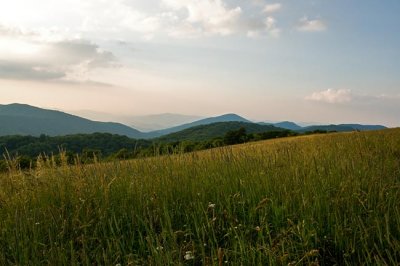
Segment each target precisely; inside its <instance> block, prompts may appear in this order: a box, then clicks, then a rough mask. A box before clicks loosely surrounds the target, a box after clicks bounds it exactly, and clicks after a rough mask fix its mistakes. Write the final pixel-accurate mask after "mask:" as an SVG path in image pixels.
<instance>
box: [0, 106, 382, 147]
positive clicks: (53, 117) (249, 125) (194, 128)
mask: <svg viewBox="0 0 400 266" xmlns="http://www.w3.org/2000/svg"><path fill="white" fill-rule="evenodd" d="M160 117H162V116H157V119H161V120H162V118H160ZM164 117H165V118H166V119H168V117H169V118H172V117H175V118H176V117H177V116H176V115H172V114H170V115H168V114H166V115H165V116H164ZM153 118H154V117H153ZM179 119H181V120H182V119H183V120H185V121H191V120H192V119H195V117H189V116H186V117H184V116H182V117H180V118H178V120H179ZM169 122H170V121H169ZM169 122H168V123H169ZM232 122H236V123H232ZM214 124H215V125H214ZM205 125H209V126H208V127H204V126H205ZM199 126H203V127H199ZM238 126H239V128H240V126H244V127H245V128H246V129H247V130H248V132H249V133H256V132H261V131H270V130H277V129H278V130H279V129H289V130H292V131H297V132H308V131H315V130H326V131H338V132H343V131H354V130H361V131H362V130H378V129H384V128H385V127H384V126H380V125H359V124H340V125H317V126H308V127H301V126H299V125H297V124H296V123H293V122H290V121H284V122H279V123H254V122H252V121H250V120H248V119H245V118H243V117H241V116H239V115H236V114H225V115H221V116H216V117H209V118H205V119H200V120H197V121H193V122H190V123H184V124H181V125H179V126H174V127H170V128H166V129H162V130H156V131H150V132H142V131H139V130H137V129H135V128H133V127H130V126H127V125H124V124H122V123H115V122H99V121H93V120H89V119H86V118H82V117H79V116H76V115H71V114H68V113H65V112H61V111H55V110H47V109H41V108H38V107H34V106H30V105H26V104H9V105H0V136H5V135H32V136H39V135H41V134H45V135H48V136H62V135H71V134H90V133H95V132H101V133H111V134H117V135H124V136H128V137H130V138H136V139H151V138H160V137H162V136H164V137H163V138H164V139H171V140H172V139H174V140H176V139H178V137H177V136H179V139H182V138H183V139H185V138H188V139H193V138H194V137H193V136H194V135H196V136H201V135H204V136H205V135H207V136H210V137H211V136H217V135H218V136H219V135H221V134H224V133H225V132H226V131H227V130H235V129H238ZM206 131H207V132H208V133H207V134H205V132H206ZM178 132H179V134H175V135H173V134H174V133H178ZM201 132H203V133H201ZM212 132H214V133H212ZM191 134H192V136H190V135H191ZM196 138H197V137H196Z"/></svg>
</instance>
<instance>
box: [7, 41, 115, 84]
mask: <svg viewBox="0 0 400 266" xmlns="http://www.w3.org/2000/svg"><path fill="white" fill-rule="evenodd" d="M22 44H23V46H22V47H25V46H27V47H29V46H34V47H35V50H34V51H33V52H32V53H29V54H25V55H24V56H16V55H13V56H11V57H7V56H6V55H5V54H0V78H2V79H14V80H43V81H45V80H60V81H61V80H62V81H85V80H87V77H88V74H89V73H90V71H91V70H94V69H97V68H109V67H115V66H116V65H117V59H116V58H115V56H114V55H113V54H112V53H111V52H108V51H104V50H102V49H100V48H99V47H98V46H97V45H96V44H93V43H91V42H88V41H85V40H70V41H67V40H66V41H62V42H54V43H47V42H43V43H37V42H35V43H34V44H32V43H29V42H28V43H22Z"/></svg>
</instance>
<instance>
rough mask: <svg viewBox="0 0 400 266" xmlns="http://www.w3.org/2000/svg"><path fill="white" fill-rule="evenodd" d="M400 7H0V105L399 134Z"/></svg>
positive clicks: (44, 3) (187, 3)
mask: <svg viewBox="0 0 400 266" xmlns="http://www.w3.org/2000/svg"><path fill="white" fill-rule="evenodd" d="M399 12H400V1H398V0H385V1H376V0H363V1H349V0H302V1H294V0H286V1H285V0H282V1H267V0H240V1H239V0H113V1H106V0H84V1H82V0H35V1H31V0H12V1H1V2H0V104H7V103H13V102H19V103H27V104H32V105H36V106H40V107H46V108H54V109H60V110H65V111H78V110H94V111H98V112H104V113H113V114H126V115H144V114H156V113H166V112H170V113H181V114H191V115H202V116H208V115H219V114H223V113H228V112H229V113H230V112H234V113H238V114H240V115H243V116H246V117H248V118H252V119H257V120H272V121H278V120H292V121H310V122H324V123H342V122H343V123H346V122H359V123H371V124H373V123H379V124H385V125H389V126H400V48H399V47H400V34H399V28H400V16H399V15H398V14H399Z"/></svg>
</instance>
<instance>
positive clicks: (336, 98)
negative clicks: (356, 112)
mask: <svg viewBox="0 0 400 266" xmlns="http://www.w3.org/2000/svg"><path fill="white" fill-rule="evenodd" d="M305 99H306V100H309V101H316V102H325V103H331V104H336V103H348V102H351V101H352V99H353V94H352V92H351V90H349V89H327V90H325V91H318V92H314V93H312V94H311V95H309V96H307V97H306V98H305Z"/></svg>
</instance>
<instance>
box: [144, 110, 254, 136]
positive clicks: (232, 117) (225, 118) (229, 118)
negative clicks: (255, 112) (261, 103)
mask: <svg viewBox="0 0 400 266" xmlns="http://www.w3.org/2000/svg"><path fill="white" fill-rule="evenodd" d="M219 122H247V123H252V122H251V121H250V120H247V119H246V118H243V117H241V116H239V115H237V114H225V115H221V116H216V117H209V118H205V119H201V120H198V121H195V122H192V123H187V124H183V125H180V126H176V127H172V128H167V129H164V130H157V131H153V132H149V135H150V136H151V137H152V138H156V137H160V136H163V135H167V134H171V133H175V132H179V131H182V130H185V129H188V128H191V127H195V126H201V125H208V124H213V123H219Z"/></svg>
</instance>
